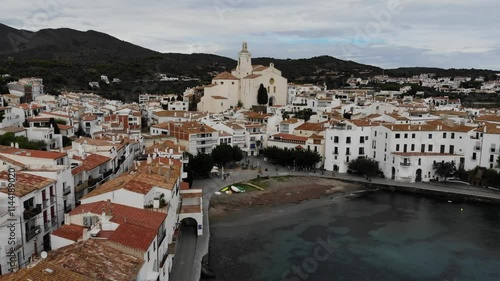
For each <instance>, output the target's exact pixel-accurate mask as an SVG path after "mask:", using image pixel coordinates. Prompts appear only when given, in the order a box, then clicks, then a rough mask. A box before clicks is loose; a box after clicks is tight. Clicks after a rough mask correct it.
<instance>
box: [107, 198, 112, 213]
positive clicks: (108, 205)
mask: <svg viewBox="0 0 500 281" xmlns="http://www.w3.org/2000/svg"><path fill="white" fill-rule="evenodd" d="M106 215H107V216H111V215H112V211H111V200H110V199H108V200H107V201H106Z"/></svg>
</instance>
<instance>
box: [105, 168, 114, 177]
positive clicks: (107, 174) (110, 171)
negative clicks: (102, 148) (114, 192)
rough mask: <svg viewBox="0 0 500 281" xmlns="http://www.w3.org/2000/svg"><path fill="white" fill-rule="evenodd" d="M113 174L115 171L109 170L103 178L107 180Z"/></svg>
mask: <svg viewBox="0 0 500 281" xmlns="http://www.w3.org/2000/svg"><path fill="white" fill-rule="evenodd" d="M112 173H113V170H112V169H110V170H108V171H107V172H104V173H103V174H102V176H103V178H107V177H109V176H110V175H111V174H112Z"/></svg>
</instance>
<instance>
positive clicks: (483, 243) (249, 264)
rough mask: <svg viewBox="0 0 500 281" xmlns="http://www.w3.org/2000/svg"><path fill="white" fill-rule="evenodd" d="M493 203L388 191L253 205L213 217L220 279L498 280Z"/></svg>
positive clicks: (499, 246) (499, 247)
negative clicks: (261, 206) (264, 206)
mask: <svg viewBox="0 0 500 281" xmlns="http://www.w3.org/2000/svg"><path fill="white" fill-rule="evenodd" d="M498 211H499V208H498V207H497V206H494V205H475V204H456V203H448V202H446V201H440V200H434V199H429V198H421V197H413V196H409V195H404V194H397V193H386V192H383V191H379V192H373V193H367V194H364V195H361V196H359V197H351V198H342V199H338V200H331V199H320V200H316V201H314V202H307V203H305V204H300V205H292V206H290V207H275V208H268V209H265V210H258V211H256V210H252V211H248V212H246V213H242V214H241V213H240V214H237V215H234V216H229V217H226V218H224V219H222V220H219V221H217V222H214V223H212V225H211V233H212V237H211V242H210V243H211V244H210V245H211V249H210V251H211V254H210V260H211V267H212V269H213V270H214V271H215V272H216V274H217V279H216V280H218V281H220V280H231V281H234V280H255V281H259V280H266V281H267V280H290V281H298V280H314V281H323V280H324V281H327V280H328V281H329V280H346V281H347V280H349V281H357V280H370V281H372V280H381V281H391V280H394V281H396V280H397V281H402V280H409V281H444V280H447V281H462V280H479V281H487V280H495V281H497V280H500V243H499V241H500V216H499V212H498Z"/></svg>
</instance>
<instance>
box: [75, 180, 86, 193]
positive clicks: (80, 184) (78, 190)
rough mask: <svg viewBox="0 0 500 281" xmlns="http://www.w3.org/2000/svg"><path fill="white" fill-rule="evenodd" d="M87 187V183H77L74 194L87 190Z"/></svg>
mask: <svg viewBox="0 0 500 281" xmlns="http://www.w3.org/2000/svg"><path fill="white" fill-rule="evenodd" d="M88 186H89V182H88V181H84V182H83V183H82V182H79V183H78V185H77V186H75V192H80V191H82V190H84V189H85V188H87V187H88Z"/></svg>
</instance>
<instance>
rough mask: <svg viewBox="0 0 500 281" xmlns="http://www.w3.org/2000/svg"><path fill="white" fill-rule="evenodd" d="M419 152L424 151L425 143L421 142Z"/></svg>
mask: <svg viewBox="0 0 500 281" xmlns="http://www.w3.org/2000/svg"><path fill="white" fill-rule="evenodd" d="M420 152H422V153H424V152H425V144H422V145H421V146H420Z"/></svg>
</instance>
